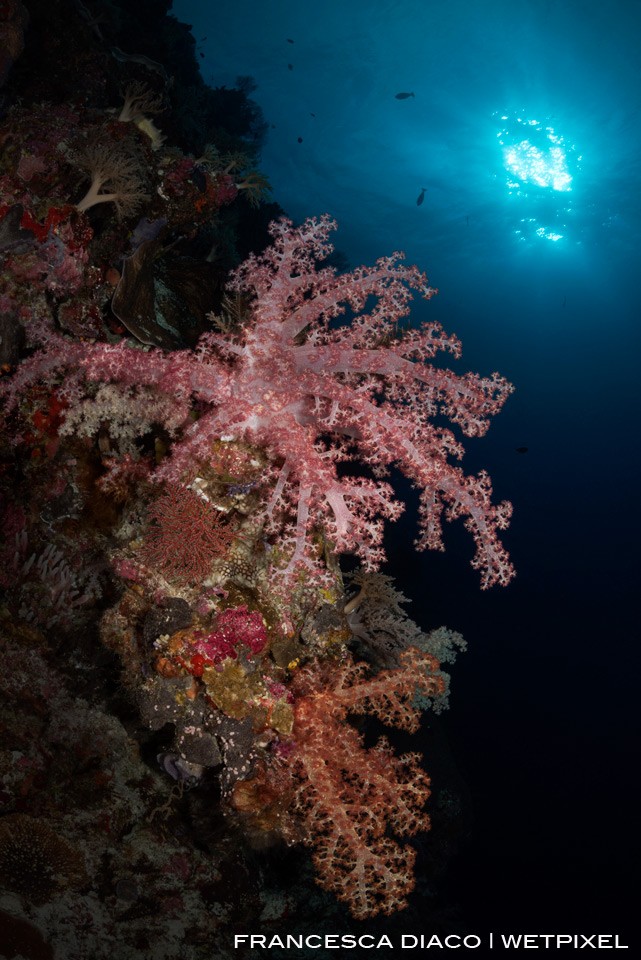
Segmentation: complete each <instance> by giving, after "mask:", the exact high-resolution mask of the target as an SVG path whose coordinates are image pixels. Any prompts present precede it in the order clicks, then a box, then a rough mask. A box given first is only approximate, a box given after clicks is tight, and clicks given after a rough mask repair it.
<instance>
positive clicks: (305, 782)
mask: <svg viewBox="0 0 641 960" xmlns="http://www.w3.org/2000/svg"><path fill="white" fill-rule="evenodd" d="M400 662H401V665H400V667H398V668H396V669H391V670H385V671H382V672H381V673H379V674H377V675H376V676H368V675H367V673H366V667H365V665H364V664H362V663H360V664H355V663H354V662H353V661H352V660H351V659H346V660H345V661H343V662H342V663H339V664H336V663H331V662H329V663H328V662H326V663H324V664H320V663H318V662H316V663H315V664H313V665H312V666H309V667H307V668H305V669H303V670H301V671H300V673H299V674H298V675H297V676H296V679H295V682H294V684H293V687H292V692H293V695H294V698H295V706H294V729H293V737H294V746H293V748H292V751H291V753H289V755H288V754H287V752H286V753H285V758H284V759H283V761H282V765H281V770H280V783H278V781H277V779H276V778H275V776H274V771H273V770H270V771H267V770H264V771H263V773H262V778H261V777H259V778H258V779H259V780H261V779H262V783H261V789H257V788H256V785H255V784H253V785H252V784H251V783H250V784H246V783H240V784H238V785H237V788H236V793H235V797H234V802H235V805H236V807H237V809H239V810H241V811H243V812H244V813H246V814H247V813H248V812H250V811H251V808H252V798H254V797H256V798H260V802H259V804H258V811H257V812H258V813H259V815H260V817H263V818H264V816H265V814H264V809H263V807H264V800H265V797H268V798H269V799H272V800H273V798H274V797H276V798H278V796H279V791H280V793H281V795H282V794H285V795H287V796H288V798H289V803H288V813H287V814H286V815H285V816H283V817H282V818H281V831H282V833H283V834H284V836H285V837H286V838H288V839H290V840H291V841H294V842H296V841H301V840H302V842H304V843H305V844H307V845H308V846H311V847H313V848H314V856H313V859H314V865H315V867H316V871H317V877H318V882H319V883H320V885H321V886H322V887H324V888H325V889H326V890H330V891H332V892H333V893H334V894H335V895H336V896H337V897H338V898H339V899H340V900H343V901H344V902H345V903H347V905H348V906H349V908H350V911H351V912H352V914H353V915H354V916H355V917H357V918H359V919H364V918H366V917H370V916H373V915H375V914H377V913H379V912H381V911H382V912H383V913H387V914H390V913H394V912H395V911H396V910H400V909H402V908H403V907H405V906H406V905H407V896H408V894H409V893H410V892H411V891H412V889H413V887H414V876H413V866H414V860H415V856H416V854H415V851H414V850H413V849H412V848H411V847H410V846H409V845H405V846H401V845H400V844H398V843H397V842H396V840H394V839H393V838H392V836H390V834H394V835H396V836H398V837H408V836H413V835H414V834H415V833H417V832H418V831H419V830H427V829H428V828H429V817H428V816H427V814H426V813H425V812H424V811H423V806H424V804H425V802H426V800H427V798H428V797H429V794H430V791H429V786H430V779H429V777H428V776H427V774H426V773H425V771H424V770H423V769H422V768H421V766H420V759H421V758H420V754H417V753H409V754H404V755H402V756H396V755H395V754H394V752H393V751H392V749H391V747H390V745H389V743H388V741H387V740H386V739H385V738H381V739H380V740H379V742H378V743H377V744H376V746H375V747H373V748H371V749H369V750H366V749H365V748H364V746H363V740H362V737H361V735H360V734H359V733H358V732H357V731H356V729H355V728H354V727H352V726H351V725H350V724H349V723H348V722H347V715H348V714H350V713H351V714H359V713H368V714H373V715H375V716H376V717H377V718H378V719H379V720H381V721H382V722H383V723H385V724H386V725H388V726H393V727H397V728H399V729H402V730H407V731H410V732H415V731H416V730H417V729H418V724H419V710H418V709H416V707H414V706H413V705H412V704H413V700H414V697H415V695H416V693H417V691H418V692H420V693H422V694H423V695H424V696H428V697H435V696H438V695H439V694H440V693H442V691H443V689H444V684H443V678H442V677H441V676H439V674H438V667H439V664H438V661H436V660H435V659H434V657H432V656H431V655H430V654H427V653H423V652H421V651H419V650H418V649H416V648H410V649H409V650H406V651H405V652H404V653H403V654H402V655H401V657H400Z"/></svg>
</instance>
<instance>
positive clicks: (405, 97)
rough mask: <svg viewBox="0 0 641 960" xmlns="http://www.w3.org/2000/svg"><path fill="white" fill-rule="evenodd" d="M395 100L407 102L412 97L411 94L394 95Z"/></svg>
mask: <svg viewBox="0 0 641 960" xmlns="http://www.w3.org/2000/svg"><path fill="white" fill-rule="evenodd" d="M394 96H395V98H396V100H407V99H408V98H409V97H413V96H414V94H413V93H397V94H395V95H394Z"/></svg>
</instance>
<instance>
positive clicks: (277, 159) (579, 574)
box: [173, 0, 641, 942]
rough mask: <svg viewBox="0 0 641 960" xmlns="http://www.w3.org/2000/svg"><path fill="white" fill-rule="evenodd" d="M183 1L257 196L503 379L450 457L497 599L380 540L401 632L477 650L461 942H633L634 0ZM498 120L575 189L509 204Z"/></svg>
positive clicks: (454, 538) (457, 752)
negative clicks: (564, 161)
mask: <svg viewBox="0 0 641 960" xmlns="http://www.w3.org/2000/svg"><path fill="white" fill-rule="evenodd" d="M173 12H174V13H175V15H176V16H177V17H178V18H179V19H180V20H183V21H186V22H188V23H190V24H193V26H194V35H195V37H196V39H197V41H198V45H199V49H200V51H201V52H202V53H203V54H204V56H203V58H201V64H202V73H203V77H204V79H205V80H206V82H208V83H210V84H211V85H213V86H218V85H222V84H226V85H227V86H233V84H234V80H235V78H236V77H237V76H238V75H251V76H253V77H254V78H255V80H256V82H257V85H258V86H257V89H256V91H255V93H254V94H253V95H252V96H253V98H254V99H255V100H256V101H257V102H258V103H259V104H260V106H261V107H262V109H263V111H264V114H265V117H266V119H267V121H268V123H269V124H270V130H269V135H268V139H267V143H266V145H265V148H264V150H263V155H262V159H261V163H260V166H261V169H263V170H264V171H265V172H266V173H267V174H268V176H269V178H270V180H271V182H272V185H273V188H274V199H276V200H277V201H278V202H279V203H280V204H282V206H283V207H284V208H285V209H286V210H287V212H288V214H289V215H290V216H291V217H292V218H293V219H295V220H297V221H298V220H300V219H302V218H303V217H305V216H308V215H318V214H321V213H324V212H328V213H330V214H332V215H333V216H335V217H336V218H337V220H338V221H339V226H340V230H339V232H338V234H337V235H336V244H337V247H338V248H339V249H340V250H342V251H343V252H344V253H345V254H346V255H347V257H348V259H349V261H350V263H351V264H352V265H353V266H355V265H357V264H359V263H361V262H363V263H368V262H372V261H373V260H374V259H375V258H376V257H378V256H382V255H385V254H388V253H390V252H391V251H392V250H395V249H403V250H405V251H406V253H407V256H408V260H409V261H410V262H412V263H416V264H418V266H419V267H421V268H422V269H424V270H425V271H426V272H427V273H428V274H429V277H430V280H431V282H432V283H433V284H434V285H435V286H437V287H439V289H440V291H441V292H440V295H439V297H438V298H436V299H435V300H432V301H431V302H430V303H429V304H427V305H419V306H418V308H417V310H416V314H415V316H416V318H417V320H419V319H420V318H421V317H423V316H430V317H435V318H436V319H438V320H439V321H440V322H441V323H442V324H443V325H444V327H445V328H446V329H447V330H448V331H453V332H455V333H457V334H458V336H459V337H460V338H461V339H462V341H463V347H464V354H463V360H462V361H460V362H459V363H458V364H457V366H456V369H457V370H460V371H461V372H463V371H465V370H467V369H470V370H476V371H478V372H480V373H483V374H489V373H491V372H492V371H493V370H499V371H500V372H501V373H502V374H504V375H505V376H507V377H508V378H509V379H510V380H511V381H512V382H513V383H515V385H516V387H517V392H516V393H515V394H514V396H513V397H511V398H510V400H509V401H508V403H507V406H506V408H505V410H504V412H503V413H502V414H501V415H500V416H499V417H498V418H497V419H496V421H495V422H494V424H493V425H492V428H491V430H490V433H489V434H488V436H487V437H485V438H483V439H481V440H475V441H467V442H466V447H467V450H468V453H467V456H466V459H465V461H464V466H465V468H466V470H467V471H468V472H475V471H476V470H478V469H479V468H480V467H485V468H487V469H488V470H489V472H490V474H491V475H492V477H493V480H494V486H495V494H496V497H497V498H498V499H502V498H504V497H507V498H509V499H511V500H512V501H513V503H514V508H515V513H514V520H513V523H512V526H511V529H510V531H509V532H508V534H507V535H506V537H505V541H506V543H507V545H508V547H509V549H510V551H511V553H512V556H513V559H514V562H515V564H516V566H517V568H518V577H517V579H516V580H515V581H514V583H513V584H512V585H510V586H509V587H508V588H507V589H501V588H494V589H493V590H492V591H489V592H485V593H481V592H480V591H479V589H478V578H477V576H476V574H475V573H474V572H473V571H471V570H470V568H469V565H468V564H469V559H470V557H471V554H472V547H471V543H470V542H469V538H468V536H467V534H465V533H464V532H463V531H461V530H458V529H457V528H454V527H453V528H451V529H449V530H448V531H447V534H448V536H447V541H446V545H447V548H448V549H447V552H446V553H445V554H443V555H441V554H437V555H431V554H428V555H419V556H417V555H415V554H414V553H413V551H412V547H411V542H412V539H413V535H414V534H413V531H412V529H411V524H410V523H409V522H401V524H399V526H398V527H397V529H396V530H395V531H394V533H393V534H392V536H391V538H390V565H389V572H391V573H393V574H394V575H395V576H396V577H397V578H398V585H399V587H400V588H401V589H402V590H403V592H404V593H406V594H407V595H408V596H410V597H412V598H413V606H412V610H411V612H412V614H413V616H414V618H415V619H416V620H418V621H419V622H420V623H421V624H422V625H423V626H424V627H426V628H429V627H435V626H438V625H440V624H442V623H444V624H447V625H448V626H450V627H452V628H454V629H457V630H460V631H461V632H462V633H464V635H465V637H466V639H467V641H468V644H469V650H468V652H467V653H466V654H465V656H463V657H462V658H461V659H460V662H459V663H458V665H457V666H456V668H455V671H454V681H453V694H452V707H451V710H450V713H449V714H448V716H447V718H446V720H445V721H444V729H445V732H446V737H447V740H448V742H449V748H450V751H451V755H452V757H453V758H454V760H455V763H456V765H457V767H458V771H459V774H460V776H461V778H462V780H463V781H464V782H465V784H466V785H467V788H468V790H469V808H470V812H471V820H470V827H469V830H467V831H466V832H467V833H468V834H469V835H468V836H467V839H465V840H464V842H463V843H462V849H461V852H460V853H459V854H458V856H457V857H456V858H455V859H454V861H453V863H452V865H451V868H450V870H449V872H448V876H447V879H446V881H444V882H445V883H446V885H449V890H450V893H451V896H452V898H453V899H454V900H456V901H457V902H458V903H460V904H462V909H463V912H464V914H465V916H466V917H467V919H468V921H469V924H470V926H471V927H472V928H476V929H487V928H489V927H493V928H494V929H495V930H497V929H500V930H510V929H511V930H521V931H523V930H526V929H527V930H528V931H529V932H534V933H537V932H538V933H549V932H579V931H583V932H594V931H595V930H596V931H598V932H602V933H609V932H617V931H618V932H621V933H623V932H624V931H625V932H627V934H628V935H630V925H631V924H632V922H633V913H632V896H633V894H634V890H635V888H638V876H636V875H635V871H636V869H637V868H636V863H637V861H636V858H635V856H634V855H633V852H632V845H633V843H634V841H635V839H637V835H636V826H637V814H638V806H639V803H638V792H637V789H636V782H637V779H638V777H637V764H638V758H637V756H635V751H636V753H637V754H638V739H637V735H638V721H637V708H638V700H639V696H638V690H639V637H640V631H639V626H638V604H637V602H636V596H638V589H639V587H638V583H639V509H638V503H637V498H638V491H639V473H640V471H639V443H638V437H639V412H640V410H639V408H640V406H641V403H640V400H641V389H640V383H639V364H640V350H639V346H640V343H639V341H640V333H639V330H640V324H639V320H640V314H641V311H640V307H639V267H640V266H641V264H640V261H639V240H640V236H639V233H640V230H639V213H640V205H641V199H640V196H641V195H640V192H639V170H640V165H641V159H640V158H641V135H640V134H641V126H640V119H639V101H640V99H641V69H640V58H639V53H638V51H639V46H640V40H641V29H640V28H641V4H640V3H639V2H638V0H636V2H633V0H614V2H610V3H608V4H603V3H602V2H597V0H559V2H555V0H536V2H534V0H532V2H523V0H516V2H511V3H510V2H506V0H483V2H482V3H479V2H477V0H441V2H425V0H401V2H396V3H394V2H381V0H348V2H345V0H330V2H326V3H322V2H320V3H317V4H315V5H314V6H313V7H312V5H311V4H308V3H302V2H294V0H281V2H278V0H276V2H272V3H264V2H262V0H253V2H248V3H243V4H211V3H209V2H205V0H177V2H175V3H174V8H173ZM204 38H207V39H204ZM288 38H289V39H291V40H293V41H294V42H293V43H289V42H288ZM402 91H405V92H413V93H414V94H415V96H414V97H409V98H407V99H404V100H398V99H396V97H395V94H396V93H398V92H402ZM501 116H507V117H509V118H511V125H512V136H513V137H514V136H516V135H515V134H514V130H516V131H517V134H518V135H520V134H521V133H522V132H523V131H524V130H525V126H524V124H521V125H519V124H518V123H516V122H515V119H516V118H521V120H522V121H528V120H536V121H538V122H539V123H540V125H542V126H543V128H545V127H546V126H548V127H551V128H553V129H554V131H555V133H556V135H558V136H559V137H561V138H562V143H563V146H564V149H565V150H566V152H567V156H568V170H569V172H570V174H571V176H572V183H571V187H572V189H571V190H570V191H568V192H558V191H554V190H552V189H550V188H547V187H537V186H535V185H528V184H522V186H521V188H520V189H515V188H512V189H510V187H509V186H508V179H509V178H508V173H507V171H506V169H505V166H504V163H503V154H502V150H501V145H500V142H499V137H498V134H499V133H500V131H501V128H502V127H503V126H505V121H501V120H500V117H501ZM534 135H535V136H537V137H538V138H539V140H538V141H537V143H538V144H539V147H541V144H543V147H545V141H544V140H542V139H541V138H544V135H545V130H544V131H543V133H540V132H539V133H536V131H534ZM299 138H300V139H302V142H299ZM516 139H517V140H518V139H519V136H516ZM548 143H549V141H548ZM512 180H514V178H512ZM422 187H425V188H426V193H425V200H424V202H423V204H422V205H421V206H417V204H416V199H417V197H418V195H419V193H420V191H421V188H422ZM537 230H538V231H540V232H542V234H543V235H542V236H541V235H539V234H538V233H537ZM548 234H552V235H556V234H559V235H560V239H557V240H555V239H550V238H548V236H547V235H548ZM522 446H526V447H527V448H528V451H527V453H524V454H519V453H517V452H516V448H517V447H522ZM410 513H411V511H410ZM410 519H411V517H408V520H410ZM633 594H634V597H633ZM426 765H427V767H428V768H429V767H430V758H429V756H428V757H426ZM628 942H629V941H628Z"/></svg>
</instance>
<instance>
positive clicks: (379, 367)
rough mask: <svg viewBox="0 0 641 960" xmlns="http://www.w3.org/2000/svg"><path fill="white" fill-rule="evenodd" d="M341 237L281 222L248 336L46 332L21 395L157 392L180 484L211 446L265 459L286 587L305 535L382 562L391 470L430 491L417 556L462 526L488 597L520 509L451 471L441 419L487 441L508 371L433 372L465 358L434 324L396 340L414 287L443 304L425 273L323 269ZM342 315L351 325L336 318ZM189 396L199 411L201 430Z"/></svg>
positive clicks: (263, 259) (19, 385)
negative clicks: (441, 356)
mask: <svg viewBox="0 0 641 960" xmlns="http://www.w3.org/2000/svg"><path fill="white" fill-rule="evenodd" d="M334 227H335V224H334V223H333V222H332V221H331V220H330V219H329V218H328V217H327V216H324V217H321V218H320V219H309V220H306V221H305V222H304V223H303V224H302V225H301V226H300V227H294V226H293V225H292V224H291V222H289V221H288V220H280V221H279V222H277V223H273V224H272V226H271V233H272V236H273V237H274V243H273V244H272V246H271V247H270V248H269V249H268V250H266V251H265V253H263V254H262V255H260V256H255V255H251V256H250V257H249V258H248V260H247V261H246V262H245V263H244V264H243V265H242V266H241V267H239V268H238V270H237V271H236V273H235V276H234V277H233V280H232V284H231V288H232V290H235V291H241V292H244V293H245V294H246V295H249V297H250V298H251V314H250V319H249V322H248V323H247V325H246V327H245V328H244V329H243V332H242V334H241V336H239V337H238V338H237V339H234V338H232V337H230V336H229V335H226V334H223V333H209V334H206V335H205V336H203V337H202V338H201V340H200V343H199V345H198V347H197V349H196V350H195V351H187V350H185V351H177V352H174V353H169V354H167V353H163V352H162V351H160V350H150V351H142V350H140V349H138V348H136V347H133V346H131V345H129V344H127V343H121V344H118V345H116V346H111V345H107V344H103V343H100V344H87V343H69V342H68V341H67V340H65V339H63V338H62V337H60V336H58V335H57V334H47V335H46V340H47V346H46V348H45V350H44V352H41V353H39V354H38V355H36V356H35V357H33V358H32V359H30V360H27V361H26V362H25V363H24V364H23V365H22V367H21V369H20V370H19V371H18V373H17V375H16V377H15V378H14V384H13V385H12V386H11V387H10V388H9V393H10V397H12V398H16V397H17V395H18V393H19V391H20V390H22V389H24V387H25V386H27V385H29V384H30V383H32V382H34V381H36V380H37V379H38V378H39V377H44V378H46V379H49V380H53V379H55V377H56V376H57V375H58V374H59V372H60V370H61V369H62V368H66V369H67V370H68V371H70V372H71V373H72V375H71V376H68V377H67V380H66V382H65V389H66V391H67V393H68V395H69V400H70V402H71V403H73V402H77V399H78V397H79V396H82V395H83V391H84V381H87V380H88V381H94V382H104V381H111V382H117V383H120V384H123V385H126V386H134V387H151V388H153V389H154V390H156V391H158V392H159V393H160V394H161V395H162V396H164V397H165V398H168V399H169V400H170V401H171V404H172V416H171V420H172V426H174V427H175V423H176V422H177V420H179V419H182V420H183V430H182V435H181V436H180V437H179V438H178V439H177V440H176V441H175V442H174V445H173V455H172V456H171V458H169V459H167V460H166V461H165V462H164V463H163V464H161V466H160V467H159V468H158V470H157V471H156V477H157V478H158V479H164V480H167V481H170V482H174V483H184V482H185V480H186V479H187V478H190V476H193V473H194V470H195V469H196V465H198V464H199V463H200V464H202V462H207V461H209V460H210V459H211V456H212V445H213V442H214V441H215V440H220V439H222V440H223V441H225V440H242V441H244V442H248V443H250V444H253V445H257V446H260V447H262V448H263V449H265V450H266V451H267V454H268V457H269V459H270V462H271V464H272V468H273V470H272V476H273V484H272V488H271V492H270V495H269V496H268V497H267V498H266V500H265V504H264V509H263V520H264V522H265V524H266V528H267V530H268V531H269V532H270V533H273V534H275V535H276V536H277V537H278V540H279V545H280V546H281V548H283V549H284V551H285V555H286V556H287V558H288V559H287V563H286V566H285V567H284V570H283V572H284V573H285V574H286V575H288V576H289V575H291V574H293V573H295V571H296V570H297V569H299V568H300V567H301V566H303V565H304V566H306V567H307V568H308V569H311V570H313V569H314V567H315V564H314V560H313V558H312V556H311V552H310V549H309V534H310V532H311V530H312V529H313V528H314V527H319V526H320V527H321V528H323V529H324V532H325V536H326V538H327V539H328V541H329V542H330V543H331V544H333V546H334V547H335V549H337V550H338V551H354V552H356V553H358V554H360V556H361V557H362V559H363V560H364V562H365V564H366V565H367V566H369V567H372V566H375V565H376V564H378V563H379V562H380V561H381V560H382V558H383V551H382V547H381V542H382V532H383V522H384V519H385V518H395V517H397V516H398V515H399V513H400V512H401V510H402V505H401V504H400V503H399V502H398V501H396V500H395V499H394V496H393V491H392V488H391V487H390V486H389V484H387V483H385V482H383V480H382V479H381V477H383V476H384V475H385V473H386V472H387V470H388V468H389V467H391V466H392V465H396V466H398V467H399V468H400V469H401V471H402V472H403V473H404V474H405V475H406V476H407V477H409V479H410V480H411V481H412V482H413V483H414V484H415V485H416V486H417V487H419V488H420V490H421V491H422V493H421V507H420V513H421V520H420V522H421V534H420V537H419V539H418V541H417V545H418V547H419V548H425V547H431V548H435V549H443V543H442V518H443V514H444V513H445V516H446V518H447V519H453V518H456V517H464V518H465V524H466V526H467V528H468V529H469V530H470V531H471V532H472V534H473V536H474V540H475V543H476V556H475V558H474V560H473V566H474V567H476V568H477V569H479V570H480V571H481V584H482V586H483V587H488V586H490V585H492V584H494V583H503V584H504V583H507V582H508V581H509V580H510V579H511V577H512V576H513V573H514V571H513V568H512V566H511V564H510V562H509V559H508V556H507V554H506V552H505V550H504V548H503V547H502V546H501V544H500V542H499V540H498V537H497V531H498V530H501V529H504V528H505V527H506V526H507V524H508V522H509V517H510V513H511V506H510V504H509V503H507V502H503V503H500V504H498V505H493V504H492V502H491V499H490V498H491V492H492V490H491V484H490V480H489V477H488V475H487V474H486V473H485V472H484V471H482V472H481V473H479V475H478V476H476V477H474V476H465V474H464V473H463V471H462V470H461V468H460V467H458V466H455V465H454V464H452V463H451V462H450V458H454V459H460V458H461V456H462V454H463V449H462V446H461V445H460V443H458V441H457V440H456V439H455V437H454V435H453V434H452V433H451V431H450V430H448V429H446V428H444V427H441V426H436V425H435V424H434V423H433V422H432V420H433V418H434V417H435V416H436V415H438V414H444V415H446V416H447V417H448V418H449V419H450V420H451V421H452V422H453V423H455V424H457V425H458V426H459V427H460V429H461V430H462V432H463V433H464V434H466V435H467V436H479V435H481V434H483V433H484V432H485V431H486V429H487V426H488V418H489V417H490V416H491V415H492V414H494V413H496V412H497V411H498V410H499V409H500V408H501V406H502V405H503V403H504V401H505V399H506V398H507V396H508V395H509V393H510V392H511V390H512V386H511V385H510V384H509V383H508V382H507V381H506V380H505V379H504V378H503V377H500V376H499V375H498V374H493V375H492V376H491V377H486V378H484V377H480V376H478V375H476V374H465V375H463V376H457V375H456V374H454V373H452V372H451V371H450V370H447V369H443V368H440V367H436V366H434V365H432V364H431V363H430V362H429V361H430V360H431V359H432V358H433V357H434V355H435V354H436V353H437V352H438V351H439V350H444V351H449V352H450V353H451V354H453V355H454V356H455V357H458V356H459V354H460V344H459V342H458V340H457V339H456V338H455V337H453V336H447V335H446V334H445V333H444V331H443V330H442V328H441V327H440V325H439V324H437V323H435V322H431V323H426V324H423V326H422V327H421V328H420V329H418V330H411V329H409V330H403V331H399V328H398V323H399V320H401V319H402V318H403V317H405V316H406V315H407V314H408V312H409V303H410V301H411V299H412V294H411V290H412V289H414V290H417V291H419V292H420V293H421V294H422V295H423V297H425V298H426V299H429V298H430V297H432V295H433V294H434V293H435V292H436V291H435V290H433V289H432V288H431V287H430V286H429V284H428V281H427V278H426V277H425V275H424V274H422V273H421V272H420V271H419V270H418V269H417V268H416V267H406V266H403V265H402V264H400V263H399V261H400V260H401V259H402V255H401V254H395V255H393V256H392V257H388V258H383V259H381V260H378V261H377V262H376V264H375V265H374V266H373V267H359V268H357V269H356V270H353V271H351V272H350V273H347V274H344V275H338V274H337V273H336V272H335V271H334V270H333V269H331V268H325V269H318V268H317V265H316V260H317V259H322V258H324V257H326V256H327V255H328V254H329V253H330V252H331V250H332V247H331V245H330V244H329V242H328V235H329V233H330V231H331V230H333V229H334ZM370 301H371V302H370ZM347 311H350V315H351V320H350V322H349V323H345V322H344V320H343V319H337V318H343V317H344V315H345V314H346V312H347ZM74 368H75V371H74ZM194 400H197V401H198V404H199V408H200V411H201V415H200V417H199V418H198V419H197V420H196V421H195V422H192V420H191V419H190V416H189V415H190V410H191V408H192V404H193V401H194ZM105 414H106V415H107V416H108V411H105ZM346 460H357V461H359V462H361V463H364V464H367V465H368V466H369V467H370V469H371V471H372V473H373V475H374V477H375V479H370V478H366V477H357V476H350V475H344V474H339V471H338V469H337V465H338V464H339V463H340V462H343V461H346Z"/></svg>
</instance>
